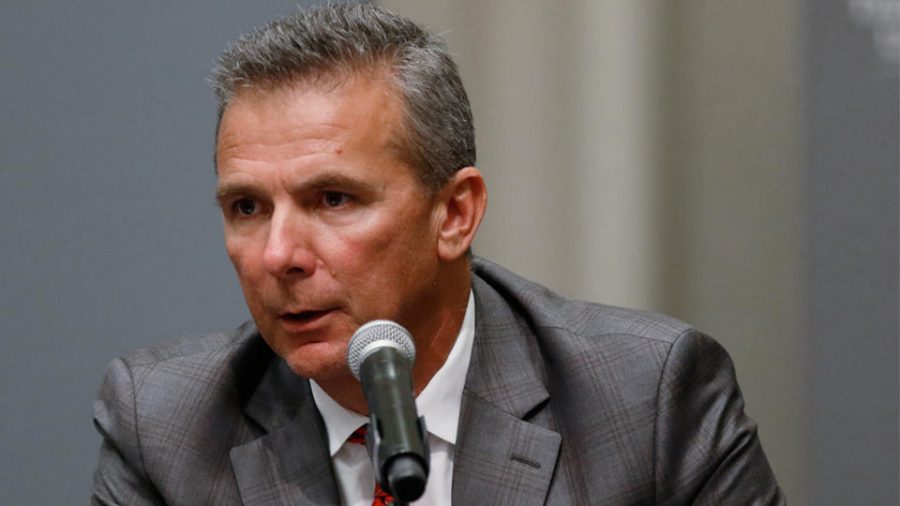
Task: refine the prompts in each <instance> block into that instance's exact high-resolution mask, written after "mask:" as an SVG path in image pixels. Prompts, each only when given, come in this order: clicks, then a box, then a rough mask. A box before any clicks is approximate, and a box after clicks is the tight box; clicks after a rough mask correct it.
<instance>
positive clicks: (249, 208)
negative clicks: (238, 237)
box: [231, 199, 256, 216]
mask: <svg viewBox="0 0 900 506" xmlns="http://www.w3.org/2000/svg"><path fill="white" fill-rule="evenodd" d="M231 208H232V210H233V211H234V212H235V213H236V214H239V215H241V216H252V215H253V213H255V212H256V202H254V201H253V200H251V199H240V200H238V201H237V202H235V203H234V204H232V205H231Z"/></svg>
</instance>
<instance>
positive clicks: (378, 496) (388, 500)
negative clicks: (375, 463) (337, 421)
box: [347, 425, 394, 506]
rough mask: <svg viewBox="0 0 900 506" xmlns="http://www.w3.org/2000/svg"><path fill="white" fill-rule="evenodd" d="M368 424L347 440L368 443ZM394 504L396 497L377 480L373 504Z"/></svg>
mask: <svg viewBox="0 0 900 506" xmlns="http://www.w3.org/2000/svg"><path fill="white" fill-rule="evenodd" d="M368 427H369V426H368V425H363V426H362V427H360V428H358V429H356V431H355V432H354V433H353V434H350V437H349V438H347V441H349V442H351V443H356V444H360V445H365V444H366V429H367V428H368ZM392 504H394V498H393V497H391V494H388V493H387V492H385V491H384V489H382V488H381V485H379V484H378V481H375V496H374V497H373V498H372V506H391V505H392Z"/></svg>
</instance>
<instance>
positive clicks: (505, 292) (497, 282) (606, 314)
mask: <svg viewBox="0 0 900 506" xmlns="http://www.w3.org/2000/svg"><path fill="white" fill-rule="evenodd" d="M473 272H474V274H475V276H476V278H480V279H481V280H483V281H484V282H485V283H486V284H487V285H489V286H490V288H492V289H493V290H495V291H496V292H497V293H498V294H499V295H500V297H501V298H502V300H503V301H504V303H506V304H510V305H511V306H514V309H515V310H516V312H517V313H519V314H523V315H527V317H528V319H529V320H530V322H529V325H530V326H532V327H533V328H534V329H535V330H540V331H545V332H554V331H555V332H562V333H565V334H571V335H574V336H583V337H592V338H603V337H612V336H618V337H626V336H627V337H629V338H631V339H638V340H650V341H659V342H662V343H668V344H672V343H673V342H674V341H675V340H676V339H678V337H679V336H681V335H682V334H684V333H686V332H690V331H692V330H693V328H692V327H691V326H690V325H688V324H687V323H684V322H682V321H680V320H678V319H676V318H673V317H671V316H667V315H663V314H659V313H653V312H650V311H641V310H637V309H628V308H622V307H616V306H610V305H605V304H598V303H593V302H586V301H580V300H572V299H567V298H565V297H563V296H561V295H559V294H557V293H555V292H553V291H552V290H550V289H549V288H547V287H545V286H542V285H539V284H537V283H535V282H533V281H529V280H527V279H525V278H522V277H521V276H518V275H517V274H514V273H512V272H510V271H509V270H507V269H505V268H503V267H501V266H499V265H497V264H495V263H492V262H489V261H487V260H484V259H481V258H475V259H473Z"/></svg>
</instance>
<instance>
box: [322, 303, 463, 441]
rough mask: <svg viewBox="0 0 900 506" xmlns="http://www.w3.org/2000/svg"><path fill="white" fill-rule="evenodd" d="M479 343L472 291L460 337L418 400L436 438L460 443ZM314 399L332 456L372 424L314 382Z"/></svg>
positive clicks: (420, 410)
mask: <svg viewBox="0 0 900 506" xmlns="http://www.w3.org/2000/svg"><path fill="white" fill-rule="evenodd" d="M474 341H475V299H474V297H473V295H472V292H471V291H469V301H468V304H467V305H466V315H465V317H464V318H463V323H462V326H461V327H460V329H459V335H458V336H457V337H456V342H454V343H453V348H452V349H451V350H450V354H449V355H447V360H445V361H444V365H442V366H441V368H440V369H438V371H437V372H436V373H435V375H434V376H433V377H432V378H431V381H429V382H428V384H427V385H425V388H424V389H423V390H422V392H420V393H419V395H418V397H416V408H417V409H418V412H419V416H424V417H425V426H426V428H427V429H428V432H429V433H430V434H432V435H434V436H436V437H439V438H441V439H443V440H444V441H447V442H448V443H450V444H456V429H457V427H458V425H459V409H460V405H461V404H462V393H463V387H464V386H465V384H466V372H467V371H468V370H469V361H470V360H471V358H472V343H473V342H474ZM309 384H310V387H311V389H312V395H313V400H314V401H315V403H316V407H317V408H318V410H319V413H320V414H321V415H322V420H323V421H324V422H325V428H326V432H327V433H328V449H329V451H330V453H331V456H332V457H334V455H335V454H336V453H337V452H338V450H340V449H341V446H343V445H344V442H345V441H347V438H348V437H350V434H352V433H353V432H354V431H355V430H356V429H358V428H359V427H360V426H361V425H363V424H365V423H368V421H369V419H368V417H365V416H363V415H360V414H359V413H356V412H354V411H351V410H349V409H347V408H345V407H344V406H341V405H340V404H338V402H337V401H335V400H334V399H332V398H331V396H330V395H328V394H327V393H325V391H324V390H322V387H320V386H319V385H318V384H317V383H316V382H315V381H314V380H310V381H309Z"/></svg>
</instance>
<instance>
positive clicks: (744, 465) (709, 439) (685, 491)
mask: <svg viewBox="0 0 900 506" xmlns="http://www.w3.org/2000/svg"><path fill="white" fill-rule="evenodd" d="M655 448H656V470H655V472H656V490H657V498H656V499H657V500H656V502H657V504H667V505H682V504H695V505H707V504H708V505H713V504H735V505H739V504H760V505H777V504H785V499H784V496H783V495H782V492H781V489H780V488H779V487H778V484H777V483H776V481H775V476H774V475H773V473H772V469H771V468H770V467H769V463H768V461H767V460H766V456H765V454H764V453H763V450H762V446H761V445H760V442H759V438H758V437H757V434H756V424H755V423H754V422H753V421H752V420H751V419H750V418H748V417H747V416H746V415H745V414H744V401H743V398H742V397H741V392H740V388H739V387H738V384H737V379H736V377H735V372H734V365H733V363H732V361H731V359H730V357H729V356H728V354H727V352H726V351H725V350H724V349H723V348H722V347H721V346H720V345H719V344H718V343H716V342H715V341H714V340H713V339H711V338H709V337H707V336H705V335H703V334H701V333H699V332H697V331H695V330H688V331H685V332H684V333H683V334H681V335H680V336H679V337H678V338H677V339H676V340H675V342H674V343H673V345H672V348H671V349H670V351H669V355H668V357H667V358H666V362H665V365H664V366H663V372H662V377H661V379H660V384H659V391H658V393H657V419H656V428H655Z"/></svg>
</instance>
